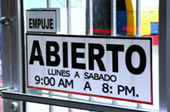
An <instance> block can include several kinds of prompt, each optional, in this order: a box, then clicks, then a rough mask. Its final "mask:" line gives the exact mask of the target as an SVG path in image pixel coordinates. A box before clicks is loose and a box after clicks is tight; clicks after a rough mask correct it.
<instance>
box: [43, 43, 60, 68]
mask: <svg viewBox="0 0 170 112" xmlns="http://www.w3.org/2000/svg"><path fill="white" fill-rule="evenodd" d="M52 47H53V48H54V50H53V51H51V48H52ZM58 51H59V45H58V43H57V42H52V41H51V42H50V41H48V42H47V43H46V61H47V66H58V65H59V64H60V56H59V55H58ZM51 57H53V59H54V60H52V59H51Z"/></svg>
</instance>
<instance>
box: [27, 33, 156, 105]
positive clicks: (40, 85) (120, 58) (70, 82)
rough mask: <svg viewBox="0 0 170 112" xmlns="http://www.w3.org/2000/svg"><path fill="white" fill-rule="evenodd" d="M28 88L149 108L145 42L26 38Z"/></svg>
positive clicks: (149, 49)
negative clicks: (112, 100) (106, 99)
mask: <svg viewBox="0 0 170 112" xmlns="http://www.w3.org/2000/svg"><path fill="white" fill-rule="evenodd" d="M27 68H28V74H27V78H28V79H27V87H28V88H35V89H42V90H49V91H56V92H65V93H70V94H78V95H87V96H95V97H102V98H108V99H115V100H123V101H129V102H136V103H142V104H153V92H152V72H151V71H152V43H151V39H150V38H134V37H133V38H122V37H119V38H109V37H85V36H66V35H58V36H57V35H38V34H37V35H31V34H28V35H27Z"/></svg>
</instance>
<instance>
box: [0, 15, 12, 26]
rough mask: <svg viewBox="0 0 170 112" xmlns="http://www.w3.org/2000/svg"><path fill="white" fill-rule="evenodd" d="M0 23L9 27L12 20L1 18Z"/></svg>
mask: <svg viewBox="0 0 170 112" xmlns="http://www.w3.org/2000/svg"><path fill="white" fill-rule="evenodd" d="M0 23H1V24H2V25H5V26H8V25H10V24H11V23H12V20H11V19H10V18H8V17H1V18H0Z"/></svg>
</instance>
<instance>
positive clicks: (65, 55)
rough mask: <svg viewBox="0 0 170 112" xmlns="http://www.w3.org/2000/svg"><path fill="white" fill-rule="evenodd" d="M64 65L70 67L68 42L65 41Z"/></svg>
mask: <svg viewBox="0 0 170 112" xmlns="http://www.w3.org/2000/svg"><path fill="white" fill-rule="evenodd" d="M63 67H67V68H68V44H67V42H63Z"/></svg>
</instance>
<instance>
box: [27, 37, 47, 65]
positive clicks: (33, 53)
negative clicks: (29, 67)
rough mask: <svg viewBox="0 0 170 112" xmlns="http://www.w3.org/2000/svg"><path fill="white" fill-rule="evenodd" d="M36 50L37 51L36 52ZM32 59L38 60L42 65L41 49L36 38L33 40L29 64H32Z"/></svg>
mask: <svg viewBox="0 0 170 112" xmlns="http://www.w3.org/2000/svg"><path fill="white" fill-rule="evenodd" d="M36 51H37V53H36ZM36 54H37V55H36ZM34 61H39V63H40V65H44V61H43V57H42V53H41V49H40V45H39V42H38V40H34V41H33V46H32V50H31V57H30V61H29V64H33V63H34Z"/></svg>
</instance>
